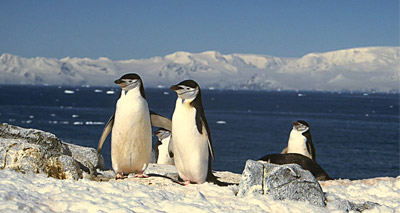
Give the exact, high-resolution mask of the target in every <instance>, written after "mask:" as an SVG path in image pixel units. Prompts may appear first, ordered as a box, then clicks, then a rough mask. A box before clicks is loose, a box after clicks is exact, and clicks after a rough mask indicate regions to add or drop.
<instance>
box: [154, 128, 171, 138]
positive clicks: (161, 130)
mask: <svg viewBox="0 0 400 213" xmlns="http://www.w3.org/2000/svg"><path fill="white" fill-rule="evenodd" d="M154 135H156V136H157V137H158V140H160V141H161V140H163V139H165V138H167V137H169V136H170V135H171V131H169V130H166V129H164V128H159V129H158V130H157V131H155V132H154Z"/></svg>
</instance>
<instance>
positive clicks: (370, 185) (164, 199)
mask: <svg viewBox="0 0 400 213" xmlns="http://www.w3.org/2000/svg"><path fill="white" fill-rule="evenodd" d="M215 174H216V175H217V176H219V177H221V180H224V181H227V182H239V180H240V174H233V173H230V172H216V173H215ZM104 176H107V174H104ZM167 176H168V175H167ZM320 184H321V186H322V188H323V190H324V192H326V193H327V199H328V201H329V200H335V199H340V198H341V199H347V200H350V201H352V202H354V203H363V202H367V201H372V202H375V203H379V204H380V205H379V206H376V207H374V208H373V209H371V210H366V212H400V176H399V177H397V178H389V177H383V178H374V179H366V180H356V181H350V180H334V181H326V182H320ZM237 190H238V186H235V185H232V186H228V187H219V186H217V185H214V184H210V183H205V184H202V185H189V186H181V185H178V184H176V183H174V182H172V181H171V180H169V179H166V178H162V177H150V178H147V179H138V178H133V177H129V178H127V179H125V180H118V181H117V180H114V179H108V178H107V177H105V178H103V179H102V181H93V180H89V179H81V180H78V181H75V180H58V179H54V178H48V177H47V176H45V175H41V174H21V173H17V172H15V171H13V170H10V169H3V170H0V212H16V211H17V212H149V211H150V212H229V211H231V212H342V210H340V211H338V209H337V208H336V207H335V206H333V205H330V204H329V202H328V205H327V207H326V208H320V207H316V206H313V205H311V204H309V203H307V202H297V201H275V200H273V199H272V198H270V197H267V196H254V197H244V198H239V197H236V196H235V193H236V192H237Z"/></svg>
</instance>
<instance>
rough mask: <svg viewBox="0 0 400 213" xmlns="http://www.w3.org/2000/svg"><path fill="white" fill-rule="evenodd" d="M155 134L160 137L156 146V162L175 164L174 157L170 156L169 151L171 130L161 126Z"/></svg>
mask: <svg viewBox="0 0 400 213" xmlns="http://www.w3.org/2000/svg"><path fill="white" fill-rule="evenodd" d="M154 135H156V136H157V137H158V141H157V143H156V146H155V147H154V152H155V159H156V160H155V162H156V163H157V164H169V165H174V158H172V157H170V156H169V152H168V147H169V141H170V140H171V131H168V130H166V129H164V128H160V129H158V130H157V131H155V132H154Z"/></svg>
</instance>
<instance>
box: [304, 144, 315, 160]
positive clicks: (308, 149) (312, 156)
mask: <svg viewBox="0 0 400 213" xmlns="http://www.w3.org/2000/svg"><path fill="white" fill-rule="evenodd" d="M306 145H307V151H308V153H310V154H311V158H312V159H313V160H314V161H316V160H317V155H316V153H315V148H314V144H313V143H312V141H309V140H307V142H306Z"/></svg>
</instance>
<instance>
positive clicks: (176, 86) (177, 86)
mask: <svg viewBox="0 0 400 213" xmlns="http://www.w3.org/2000/svg"><path fill="white" fill-rule="evenodd" d="M170 89H171V90H174V91H176V90H179V89H181V88H180V87H179V85H172V86H171V87H170Z"/></svg>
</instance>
